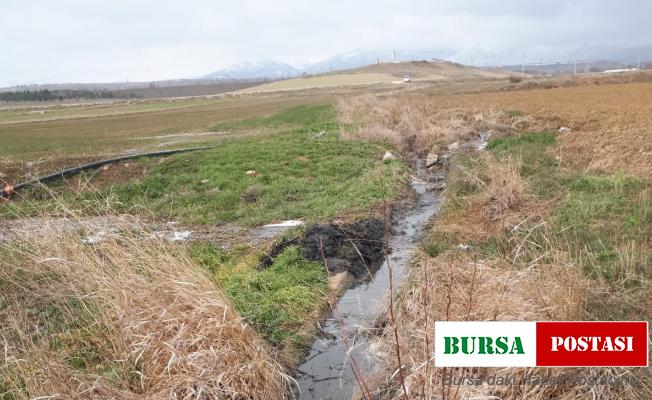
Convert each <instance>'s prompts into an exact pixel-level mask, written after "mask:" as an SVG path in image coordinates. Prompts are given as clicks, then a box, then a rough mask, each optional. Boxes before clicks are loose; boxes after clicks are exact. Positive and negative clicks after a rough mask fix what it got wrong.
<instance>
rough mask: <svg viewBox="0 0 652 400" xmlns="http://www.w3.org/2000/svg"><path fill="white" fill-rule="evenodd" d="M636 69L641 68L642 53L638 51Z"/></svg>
mask: <svg viewBox="0 0 652 400" xmlns="http://www.w3.org/2000/svg"><path fill="white" fill-rule="evenodd" d="M636 70H637V71H640V70H641V53H638V67H636Z"/></svg>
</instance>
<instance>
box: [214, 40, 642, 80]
mask: <svg viewBox="0 0 652 400" xmlns="http://www.w3.org/2000/svg"><path fill="white" fill-rule="evenodd" d="M522 54H524V55H525V62H526V64H530V63H537V62H542V61H546V62H551V61H561V62H569V61H581V60H585V61H604V60H610V61H618V62H624V63H635V62H637V60H638V59H639V58H640V59H641V61H642V62H644V63H645V62H648V63H650V62H652V46H639V47H618V46H611V47H610V46H582V47H572V48H547V47H541V46H535V47H530V48H528V49H523V50H519V51H504V52H498V53H497V52H492V51H489V50H486V49H482V48H473V49H471V48H469V49H464V50H459V51H445V50H440V51H429V50H409V51H402V50H396V51H394V50H357V51H353V52H348V53H342V54H338V55H335V56H333V57H329V58H327V59H325V60H322V61H319V62H315V63H307V64H301V65H297V66H296V67H293V66H291V65H289V64H286V63H282V62H278V61H271V60H268V61H261V62H243V63H240V64H236V65H234V66H231V67H229V68H225V69H221V70H219V71H215V72H213V73H211V74H209V75H207V76H206V77H205V78H211V79H232V80H252V79H271V80H277V79H285V78H294V77H297V76H300V75H303V74H307V75H315V74H323V73H328V72H334V71H342V70H347V69H354V68H359V67H363V66H367V65H370V64H376V63H378V62H382V63H388V62H390V63H391V62H394V61H417V60H431V59H433V58H439V59H446V60H449V61H453V62H459V63H462V64H469V65H475V66H497V65H509V64H519V65H520V63H521V61H522Z"/></svg>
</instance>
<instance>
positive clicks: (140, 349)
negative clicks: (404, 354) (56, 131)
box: [0, 222, 291, 399]
mask: <svg viewBox="0 0 652 400" xmlns="http://www.w3.org/2000/svg"><path fill="white" fill-rule="evenodd" d="M64 223H65V222H64ZM80 224H82V225H83V223H80ZM0 246H1V248H0V253H1V254H2V258H1V259H0V263H1V264H2V266H1V268H0V286H2V290H1V291H0V320H2V321H3V323H2V326H1V327H0V338H1V340H2V343H3V347H4V357H3V360H2V364H1V365H0V393H1V392H5V393H7V394H6V395H11V396H13V398H16V399H28V398H37V397H48V396H54V397H56V398H70V399H87V398H97V399H100V398H101V399H106V398H116V399H131V398H133V399H135V398H139V399H140V398H146V399H147V398H149V399H164V398H174V399H214V398H238V399H239V398H257V399H258V398H259V399H278V398H285V397H286V396H288V393H289V388H290V385H291V378H289V377H288V376H287V375H285V374H284V372H283V370H282V368H281V366H280V365H279V364H278V363H277V362H276V361H274V359H273V357H272V356H271V354H270V351H269V349H268V348H267V347H266V345H265V344H264V343H263V341H262V340H261V339H260V338H259V337H258V336H257V335H256V334H255V333H254V331H253V330H252V329H251V328H250V327H249V326H248V325H247V324H246V323H245V322H244V321H243V320H242V319H241V318H240V317H239V316H238V314H237V313H236V312H235V311H234V309H233V307H232V305H231V304H230V303H229V302H228V301H227V300H226V299H225V298H224V296H223V294H222V293H221V292H220V291H219V290H218V289H217V287H216V286H215V283H214V282H213V281H212V280H211V278H210V277H209V276H207V275H206V274H204V273H203V271H202V270H201V269H200V267H198V266H196V265H195V264H193V263H192V262H191V261H190V259H189V258H188V256H187V255H186V253H185V252H184V250H183V249H182V248H181V247H177V246H173V245H171V244H170V243H164V242H162V241H160V240H157V239H153V238H151V237H150V236H149V235H148V234H146V233H145V230H144V229H142V230H141V229H140V228H139V227H137V226H131V227H130V229H129V231H128V232H127V231H124V232H118V233H110V234H107V235H106V236H104V237H103V238H102V240H100V241H95V242H94V243H84V242H83V241H82V235H80V234H79V231H77V232H71V231H70V229H57V228H54V227H52V228H51V229H50V230H49V231H48V232H47V234H46V235H40V236H39V239H38V240H30V241H21V240H12V241H10V242H3V243H0Z"/></svg>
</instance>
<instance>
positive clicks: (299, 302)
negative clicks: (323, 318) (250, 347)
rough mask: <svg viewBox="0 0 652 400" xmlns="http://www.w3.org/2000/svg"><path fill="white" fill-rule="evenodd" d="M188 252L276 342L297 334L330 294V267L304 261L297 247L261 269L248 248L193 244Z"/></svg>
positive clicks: (290, 248)
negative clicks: (248, 251)
mask: <svg viewBox="0 0 652 400" xmlns="http://www.w3.org/2000/svg"><path fill="white" fill-rule="evenodd" d="M190 254H191V256H192V257H193V258H194V259H195V260H197V261H198V262H199V263H200V264H201V265H203V266H204V267H206V268H207V269H208V270H209V271H210V272H211V273H212V274H213V276H214V277H215V279H216V280H217V282H218V284H219V285H220V286H221V287H222V288H223V290H224V292H225V293H226V295H227V296H228V297H229V299H230V300H231V301H232V302H233V304H234V306H235V308H236V309H237V310H238V312H239V313H240V314H241V315H242V316H243V317H244V318H246V319H247V321H248V322H249V323H251V324H252V325H253V326H254V327H255V328H256V329H257V330H258V331H259V332H260V333H261V334H262V335H263V336H264V337H265V338H266V339H267V340H268V341H269V342H270V343H272V344H279V343H281V342H283V341H285V340H287V339H290V340H291V339H294V338H297V333H298V331H299V330H300V329H301V328H302V327H303V326H304V324H305V322H306V318H307V317H308V316H309V315H310V314H311V313H312V312H314V310H315V309H317V308H318V307H319V306H320V305H321V302H322V301H323V299H324V297H325V296H326V292H327V278H328V277H327V274H326V270H325V269H324V267H323V266H322V265H321V264H320V263H317V262H312V261H307V260H305V259H304V258H303V256H302V254H301V249H300V248H299V247H296V246H291V247H288V248H286V249H285V250H284V251H283V252H282V253H281V254H279V255H278V256H277V257H276V258H275V259H274V262H273V264H272V265H271V266H270V267H268V268H266V269H263V270H259V269H258V268H257V267H258V260H259V259H258V257H257V256H256V255H252V254H247V252H237V251H236V252H229V253H226V252H224V251H221V250H219V249H217V248H215V247H214V246H212V245H210V244H194V245H191V247H190Z"/></svg>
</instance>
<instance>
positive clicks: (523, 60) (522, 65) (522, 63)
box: [521, 52, 525, 75]
mask: <svg viewBox="0 0 652 400" xmlns="http://www.w3.org/2000/svg"><path fill="white" fill-rule="evenodd" d="M524 74H525V52H523V54H522V55H521V75H524Z"/></svg>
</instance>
